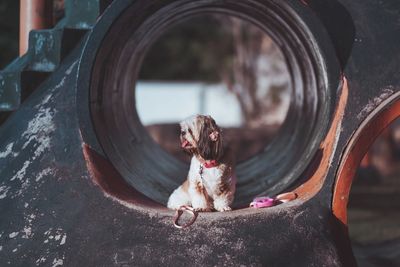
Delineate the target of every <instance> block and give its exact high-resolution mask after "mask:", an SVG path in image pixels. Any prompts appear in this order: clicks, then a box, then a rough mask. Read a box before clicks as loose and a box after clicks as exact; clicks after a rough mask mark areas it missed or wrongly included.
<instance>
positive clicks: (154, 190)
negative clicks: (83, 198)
mask: <svg viewBox="0 0 400 267" xmlns="http://www.w3.org/2000/svg"><path fill="white" fill-rule="evenodd" d="M118 3H119V4H118ZM124 5H125V6H124ZM113 7H114V9H113ZM202 15H212V16H215V15H224V16H231V17H235V18H238V19H241V20H244V21H246V22H249V23H251V24H252V25H255V26H257V27H258V28H260V29H261V30H262V31H263V32H265V33H266V34H267V35H268V36H270V37H271V39H272V40H273V41H274V43H276V44H277V46H278V47H279V49H280V50H281V51H282V55H283V57H284V61H285V65H286V66H287V70H288V73H289V81H290V87H291V88H290V101H289V105H288V108H287V109H288V110H287V115H286V119H285V120H284V121H283V123H282V125H281V128H280V130H279V134H278V135H277V136H276V138H274V140H273V142H271V143H270V144H269V145H268V146H266V147H265V149H262V151H261V152H260V153H258V154H256V155H254V156H252V157H250V158H248V159H246V160H244V161H242V162H241V163H240V164H238V165H237V166H236V174H237V177H238V183H237V191H236V197H235V203H234V204H235V206H244V205H248V203H249V202H250V201H251V200H252V199H253V197H255V196H257V195H260V194H264V195H266V194H268V195H274V194H277V193H279V192H282V191H283V190H285V189H287V188H288V187H289V186H290V185H292V184H293V183H294V182H295V181H296V180H297V179H298V178H299V177H300V176H301V175H302V173H303V172H304V170H305V169H306V168H307V166H308V164H309V163H310V161H311V160H312V158H313V157H314V154H315V152H316V151H317V149H318V147H319V145H320V142H321V141H322V139H323V137H324V136H325V134H326V132H327V128H328V125H329V122H330V120H331V118H332V114H333V107H334V104H333V103H335V101H336V91H337V89H338V82H339V68H338V64H337V62H336V56H335V53H334V52H333V49H332V47H331V46H330V43H329V38H328V37H327V35H326V32H325V31H324V30H323V28H321V27H322V26H321V25H320V24H318V23H317V22H318V20H317V19H316V18H314V17H313V14H312V12H311V11H310V10H308V9H307V7H306V6H303V5H301V4H300V3H298V2H293V3H292V2H288V3H286V2H285V3H275V2H269V1H263V2H262V3H261V2H258V1H240V2H238V1H222V0H212V1H195V2H193V1H163V2H162V3H161V2H156V3H149V1H134V2H133V3H130V4H127V3H125V4H122V1H121V2H116V4H112V5H111V6H110V8H109V9H108V10H107V11H106V12H105V14H104V16H103V20H102V21H100V22H99V23H97V25H96V27H95V28H94V29H93V32H92V34H91V37H89V40H88V43H87V45H86V48H85V51H84V54H83V56H82V61H81V67H80V74H79V76H80V77H79V79H78V90H82V92H83V93H81V95H85V92H87V97H89V106H87V102H86V103H83V104H82V106H81V108H80V110H81V111H80V116H81V117H82V118H81V125H84V127H81V129H82V131H83V134H82V135H83V137H84V139H85V142H87V143H88V144H89V145H91V146H92V147H100V150H101V151H102V153H103V156H104V157H106V158H107V159H108V160H109V161H110V162H111V164H112V165H113V167H114V168H115V169H116V170H117V171H118V172H119V174H120V175H121V176H122V177H123V179H124V180H125V181H126V182H127V183H128V184H130V185H131V186H132V187H134V188H135V189H136V190H138V191H139V192H141V193H143V194H144V195H145V196H146V197H148V198H150V199H152V200H154V201H156V202H158V203H161V204H164V205H165V204H166V202H167V200H168V197H169V195H170V193H171V192H172V191H173V190H174V189H175V188H176V187H178V186H179V185H180V183H181V182H182V181H183V180H184V178H185V177H186V175H187V172H188V167H189V166H188V164H186V163H184V162H182V161H180V160H178V159H176V158H175V157H174V156H172V155H171V154H169V153H167V152H166V151H165V150H164V149H162V148H161V147H160V146H159V145H158V144H157V143H155V142H154V140H153V139H152V138H151V136H150V135H149V134H148V132H147V130H146V128H145V127H144V126H143V124H142V122H141V120H140V118H139V115H138V112H137V101H136V102H135V98H136V97H137V95H136V94H135V92H137V90H135V88H134V85H135V84H136V81H137V78H138V74H139V72H140V69H141V64H142V62H143V58H144V56H145V55H146V52H147V51H148V49H149V48H150V47H151V45H152V44H153V43H154V42H155V41H156V40H158V39H159V38H160V36H161V35H162V34H164V33H165V32H166V31H167V30H168V29H170V27H172V26H173V25H177V24H179V23H184V22H185V21H187V19H192V18H195V17H198V16H202ZM310 25H312V26H310ZM82 101H84V100H82ZM78 102H79V101H78ZM80 103H82V102H80ZM82 111H83V112H82ZM88 115H89V116H90V118H87V116H88ZM85 116H86V117H85ZM88 123H89V126H88ZM88 128H89V130H87V129H88Z"/></svg>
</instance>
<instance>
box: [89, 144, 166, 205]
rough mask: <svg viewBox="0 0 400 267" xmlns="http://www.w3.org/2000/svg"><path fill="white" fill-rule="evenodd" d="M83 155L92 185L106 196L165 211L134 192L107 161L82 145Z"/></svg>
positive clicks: (137, 192) (155, 203)
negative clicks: (97, 187)
mask: <svg viewBox="0 0 400 267" xmlns="http://www.w3.org/2000/svg"><path fill="white" fill-rule="evenodd" d="M83 155H84V157H85V161H86V166H87V168H88V170H89V172H90V176H91V178H92V181H93V183H94V184H96V185H97V186H99V187H100V188H101V189H102V190H103V191H104V192H105V193H106V194H108V195H110V196H112V197H114V198H116V199H118V200H121V201H124V202H127V203H129V204H134V205H139V206H142V207H143V206H146V207H153V208H163V209H166V208H165V207H164V206H162V205H161V204H159V203H157V202H155V201H153V200H151V199H150V198H148V197H146V196H144V195H143V194H142V193H140V192H139V191H137V190H135V189H134V188H133V187H132V186H131V185H129V184H128V183H127V182H126V181H125V180H124V179H123V178H122V177H121V175H120V174H119V173H118V171H117V170H116V169H115V168H114V166H113V165H112V164H111V163H110V162H109V161H108V160H107V159H105V158H103V157H102V156H101V155H99V154H98V153H96V152H95V151H94V150H92V149H91V148H90V147H89V146H88V145H86V144H84V145H83Z"/></svg>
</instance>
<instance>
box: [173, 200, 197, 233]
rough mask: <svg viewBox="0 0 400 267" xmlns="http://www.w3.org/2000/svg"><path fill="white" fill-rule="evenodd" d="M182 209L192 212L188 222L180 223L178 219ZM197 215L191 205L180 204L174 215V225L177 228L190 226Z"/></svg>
mask: <svg viewBox="0 0 400 267" xmlns="http://www.w3.org/2000/svg"><path fill="white" fill-rule="evenodd" d="M184 211H187V212H188V213H190V214H192V215H193V216H192V218H191V219H190V221H189V222H188V223H186V224H183V225H180V224H179V219H180V218H181V216H182V214H183V212H184ZM197 216H198V213H197V212H196V211H195V210H194V209H193V208H192V207H189V206H181V207H180V208H179V209H178V210H176V213H175V216H174V226H175V227H176V228H178V229H185V228H187V227H189V226H191V225H192V224H193V223H194V222H195V221H196V219H197Z"/></svg>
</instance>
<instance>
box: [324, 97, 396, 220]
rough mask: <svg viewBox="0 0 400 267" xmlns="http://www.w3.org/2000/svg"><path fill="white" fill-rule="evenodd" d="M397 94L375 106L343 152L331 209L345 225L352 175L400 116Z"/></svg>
mask: <svg viewBox="0 0 400 267" xmlns="http://www.w3.org/2000/svg"><path fill="white" fill-rule="evenodd" d="M399 96H400V93H398V94H396V95H393V96H392V97H390V98H389V99H388V100H387V101H386V102H384V103H382V104H381V106H380V107H377V108H376V112H375V113H373V114H371V115H370V116H369V117H368V118H367V119H365V121H364V123H363V124H362V125H361V126H360V127H359V129H358V130H357V131H356V133H355V134H354V135H353V137H352V139H351V140H350V142H349V144H348V146H347V148H346V151H345V153H344V154H343V157H342V160H341V163H340V165H339V172H338V175H337V179H336V184H335V187H334V194H333V200H332V209H333V214H334V215H335V216H336V217H337V218H338V219H339V220H340V221H341V222H342V223H343V224H345V225H347V204H348V200H349V194H350V188H351V184H352V182H353V178H354V175H355V173H356V171H357V168H358V166H359V165H360V163H361V160H362V159H363V158H364V156H365V154H366V153H367V152H368V149H369V148H370V146H371V145H372V144H373V143H374V141H375V139H376V138H377V137H378V136H379V135H380V133H381V132H383V131H384V130H385V129H386V128H387V127H388V126H389V124H390V123H391V122H393V121H394V120H395V119H396V118H398V117H399V116H400V99H399V100H395V101H393V100H394V99H396V98H398V97H399Z"/></svg>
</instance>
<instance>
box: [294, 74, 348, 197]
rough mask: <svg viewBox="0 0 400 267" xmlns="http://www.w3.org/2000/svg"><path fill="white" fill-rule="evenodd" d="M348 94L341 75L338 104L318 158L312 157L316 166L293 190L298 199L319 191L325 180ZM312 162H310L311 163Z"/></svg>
mask: <svg viewBox="0 0 400 267" xmlns="http://www.w3.org/2000/svg"><path fill="white" fill-rule="evenodd" d="M348 95H349V90H348V85H347V80H346V78H345V77H343V81H342V88H341V93H340V97H339V101H338V104H337V106H336V110H335V114H334V117H333V120H332V123H331V127H330V128H329V131H328V133H327V135H326V137H325V139H324V141H323V142H322V143H321V145H320V148H319V152H318V153H319V154H320V158H318V159H314V164H317V166H316V167H315V168H314V169H313V170H312V171H311V173H310V172H309V173H307V174H305V175H306V176H309V177H310V178H309V179H308V180H307V181H306V182H305V183H303V184H302V185H300V186H299V187H297V188H296V189H295V190H294V192H295V193H296V194H297V195H298V197H299V198H300V199H303V200H306V199H310V198H311V197H313V196H315V195H316V194H317V192H319V191H320V190H321V188H322V186H323V184H324V182H325V178H326V176H327V174H328V171H329V166H330V164H331V162H332V159H333V156H334V152H335V149H336V145H337V141H338V139H339V134H340V130H341V124H342V121H343V116H344V111H345V108H346V105H347V99H348ZM312 164H313V163H311V165H312Z"/></svg>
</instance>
